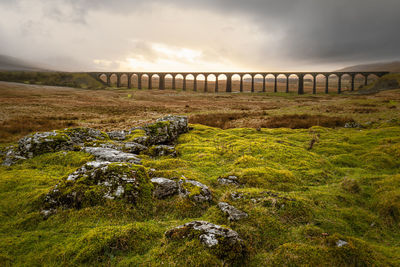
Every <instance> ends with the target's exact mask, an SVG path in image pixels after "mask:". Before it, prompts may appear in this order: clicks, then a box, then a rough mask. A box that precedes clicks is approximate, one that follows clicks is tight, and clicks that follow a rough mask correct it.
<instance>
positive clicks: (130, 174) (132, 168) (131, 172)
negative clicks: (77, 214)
mask: <svg viewBox="0 0 400 267" xmlns="http://www.w3.org/2000/svg"><path fill="white" fill-rule="evenodd" d="M151 189H152V184H151V183H150V179H149V177H148V176H147V173H146V171H145V169H144V167H143V166H139V165H133V164H131V163H111V162H108V161H93V162H89V163H87V164H85V165H84V166H83V167H81V168H79V169H78V170H77V171H75V172H74V173H72V174H71V175H69V176H68V177H67V178H66V179H65V180H63V181H62V182H60V183H59V184H57V185H56V186H55V187H54V188H53V189H52V190H51V191H50V192H49V193H48V194H47V195H46V197H45V201H44V209H43V210H42V214H44V215H46V214H49V213H51V211H53V210H54V209H56V208H58V207H62V208H82V207H87V206H95V205H98V204H101V203H103V202H104V201H105V200H106V199H112V200H119V199H120V200H124V201H126V202H128V203H132V204H135V203H137V202H139V201H141V200H143V201H149V199H150V198H151Z"/></svg>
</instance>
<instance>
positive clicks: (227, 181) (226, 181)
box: [218, 175, 239, 185]
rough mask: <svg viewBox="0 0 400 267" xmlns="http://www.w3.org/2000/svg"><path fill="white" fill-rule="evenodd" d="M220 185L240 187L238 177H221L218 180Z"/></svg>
mask: <svg viewBox="0 0 400 267" xmlns="http://www.w3.org/2000/svg"><path fill="white" fill-rule="evenodd" d="M218 183H219V184H221V185H239V181H238V177H237V176H234V175H229V176H228V177H220V178H218Z"/></svg>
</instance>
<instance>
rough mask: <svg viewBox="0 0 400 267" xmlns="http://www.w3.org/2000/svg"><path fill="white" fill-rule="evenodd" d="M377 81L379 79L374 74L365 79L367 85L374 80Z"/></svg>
mask: <svg viewBox="0 0 400 267" xmlns="http://www.w3.org/2000/svg"><path fill="white" fill-rule="evenodd" d="M378 79H379V77H378V76H377V75H376V74H374V73H371V74H369V75H368V78H367V85H369V84H372V83H374V82H376V80H378Z"/></svg>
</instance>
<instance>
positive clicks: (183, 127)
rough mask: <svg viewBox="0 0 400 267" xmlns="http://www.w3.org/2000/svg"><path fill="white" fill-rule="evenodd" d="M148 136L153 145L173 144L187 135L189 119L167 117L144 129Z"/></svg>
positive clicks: (184, 117)
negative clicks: (180, 136) (183, 134)
mask: <svg viewBox="0 0 400 267" xmlns="http://www.w3.org/2000/svg"><path fill="white" fill-rule="evenodd" d="M143 129H144V130H145V132H146V135H147V136H148V139H147V142H148V143H149V144H152V145H162V144H171V143H173V142H175V141H176V139H177V138H178V136H179V135H180V134H182V133H186V132H187V131H188V130H189V129H188V119H187V117H186V116H171V115H170V116H166V117H163V118H161V119H158V120H157V121H156V122H155V123H152V124H148V125H146V126H144V127H143Z"/></svg>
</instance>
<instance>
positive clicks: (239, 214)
mask: <svg viewBox="0 0 400 267" xmlns="http://www.w3.org/2000/svg"><path fill="white" fill-rule="evenodd" d="M218 207H219V209H220V210H221V211H222V212H223V213H225V214H226V215H228V219H229V220H230V221H239V220H241V219H244V218H247V217H248V216H249V215H248V214H247V213H246V212H243V211H241V210H238V209H237V208H235V207H234V206H232V205H229V204H228V203H226V202H219V203H218Z"/></svg>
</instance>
